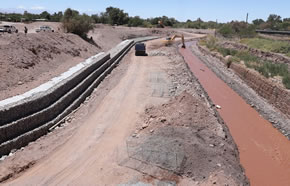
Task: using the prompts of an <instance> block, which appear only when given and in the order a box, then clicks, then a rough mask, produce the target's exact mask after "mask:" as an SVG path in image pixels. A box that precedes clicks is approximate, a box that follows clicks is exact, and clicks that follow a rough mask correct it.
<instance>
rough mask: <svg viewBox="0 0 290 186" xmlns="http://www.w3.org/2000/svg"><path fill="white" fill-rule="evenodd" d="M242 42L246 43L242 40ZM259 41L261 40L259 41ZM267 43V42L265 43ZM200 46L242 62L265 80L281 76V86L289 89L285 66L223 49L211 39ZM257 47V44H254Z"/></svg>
mask: <svg viewBox="0 0 290 186" xmlns="http://www.w3.org/2000/svg"><path fill="white" fill-rule="evenodd" d="M256 39H257V38H254V39H247V41H251V42H253V41H255V40H256ZM262 40H264V39H262ZM243 41H246V39H245V40H243ZM259 41H261V40H259ZM262 42H263V41H262ZM266 42H268V41H266ZM200 44H201V45H204V46H206V47H207V48H209V49H210V50H211V51H217V52H219V53H220V54H222V55H223V56H224V57H225V56H228V55H231V56H232V59H233V62H240V61H244V62H245V65H246V66H247V67H248V68H252V69H255V70H256V71H258V72H259V73H260V74H262V75H263V76H265V77H266V78H269V77H274V76H281V77H282V79H283V81H282V82H283V84H284V86H285V87H286V88H287V89H290V72H289V71H288V66H287V65H286V64H276V63H274V62H272V61H264V60H262V59H261V58H259V57H257V56H255V55H253V54H251V53H250V52H249V51H247V50H239V51H238V50H235V49H228V48H223V47H221V46H219V45H218V44H217V41H216V39H215V38H213V37H209V38H207V39H204V40H202V41H201V42H200ZM255 45H256V46H259V44H256V43H255Z"/></svg>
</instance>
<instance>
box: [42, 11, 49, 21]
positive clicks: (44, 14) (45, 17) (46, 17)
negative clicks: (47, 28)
mask: <svg viewBox="0 0 290 186" xmlns="http://www.w3.org/2000/svg"><path fill="white" fill-rule="evenodd" d="M40 17H41V18H42V19H46V20H50V14H49V13H48V12H47V11H44V12H42V13H41V14H40Z"/></svg>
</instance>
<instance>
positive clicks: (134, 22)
mask: <svg viewBox="0 0 290 186" xmlns="http://www.w3.org/2000/svg"><path fill="white" fill-rule="evenodd" d="M143 24H144V20H143V19H141V18H140V17H139V16H135V17H131V18H130V19H129V22H128V26H135V27H136V26H143Z"/></svg>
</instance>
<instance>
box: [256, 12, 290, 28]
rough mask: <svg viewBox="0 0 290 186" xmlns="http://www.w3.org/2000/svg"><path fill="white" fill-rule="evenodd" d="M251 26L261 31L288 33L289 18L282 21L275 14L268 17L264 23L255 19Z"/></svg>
mask: <svg viewBox="0 0 290 186" xmlns="http://www.w3.org/2000/svg"><path fill="white" fill-rule="evenodd" d="M253 24H254V25H255V26H256V27H257V28H258V29H262V30H267V29H269V30H280V31H290V18H284V19H282V17H281V16H279V15H276V14H271V15H269V17H268V19H267V20H266V21H264V20H263V19H255V20H254V21H253Z"/></svg>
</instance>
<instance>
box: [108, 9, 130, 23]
mask: <svg viewBox="0 0 290 186" xmlns="http://www.w3.org/2000/svg"><path fill="white" fill-rule="evenodd" d="M105 14H106V15H107V16H108V18H109V23H110V24H111V25H124V24H127V23H128V21H129V16H128V14H127V13H125V12H124V11H123V10H121V9H119V8H114V7H108V8H107V9H106V13H105Z"/></svg>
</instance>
